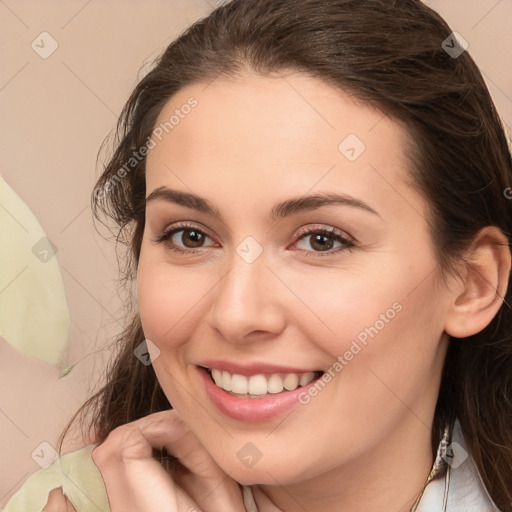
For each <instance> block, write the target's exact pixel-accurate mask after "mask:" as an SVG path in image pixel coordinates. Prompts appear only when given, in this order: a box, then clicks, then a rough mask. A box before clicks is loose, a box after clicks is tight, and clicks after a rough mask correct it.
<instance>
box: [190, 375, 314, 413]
mask: <svg viewBox="0 0 512 512" xmlns="http://www.w3.org/2000/svg"><path fill="white" fill-rule="evenodd" d="M197 369H198V370H199V374H200V376H201V378H202V379H203V382H204V384H205V388H206V392H207V393H208V396H209V397H210V400H211V401H212V402H213V403H214V404H215V405H216V406H217V408H218V409H219V410H220V411H221V412H223V413H224V414H225V415H226V416H229V417H230V418H233V419H235V420H240V421H245V422H248V421H252V422H258V421H266V420H271V419H273V418H276V417H277V416H280V415H281V414H283V413H284V412H286V411H288V410H289V409H291V408H293V407H294V406H296V405H297V404H300V402H299V400H298V399H299V395H300V394H301V393H305V392H306V393H307V390H308V388H309V387H311V386H314V384H315V383H316V381H317V380H318V379H319V378H320V377H318V378H316V379H314V380H312V381H311V382H310V383H309V384H307V385H306V386H301V387H299V388H297V389H294V390H293V391H282V392H281V393H276V394H275V395H264V396H262V397H261V398H244V397H240V396H235V395H232V394H230V393H228V392H226V391H224V390H223V389H222V388H219V386H217V385H216V384H215V383H214V382H213V381H212V379H211V377H210V374H209V373H208V372H207V371H206V370H205V369H204V368H200V367H197Z"/></svg>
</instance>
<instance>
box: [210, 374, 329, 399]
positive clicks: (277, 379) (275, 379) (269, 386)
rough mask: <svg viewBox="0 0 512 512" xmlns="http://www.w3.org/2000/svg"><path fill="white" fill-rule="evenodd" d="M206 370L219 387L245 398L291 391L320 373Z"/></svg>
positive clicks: (307, 382)
mask: <svg viewBox="0 0 512 512" xmlns="http://www.w3.org/2000/svg"><path fill="white" fill-rule="evenodd" d="M208 371H209V373H210V375H211V376H212V378H213V381H214V382H215V384H216V385H217V386H218V387H219V388H222V389H223V390H224V391H228V392H230V393H231V394H234V395H238V396H244V397H246V398H254V397H258V396H263V395H267V394H276V393H281V392H282V391H283V390H286V391H293V390H295V389H297V388H298V387H300V386H305V385H307V384H309V383H310V382H311V381H312V380H313V379H314V378H315V377H316V376H319V374H321V373H322V372H304V373H272V374H264V373H259V374H256V375H252V376H246V375H240V374H239V373H234V374H232V373H230V372H228V371H226V370H219V369H217V368H208ZM317 374H318V375H317Z"/></svg>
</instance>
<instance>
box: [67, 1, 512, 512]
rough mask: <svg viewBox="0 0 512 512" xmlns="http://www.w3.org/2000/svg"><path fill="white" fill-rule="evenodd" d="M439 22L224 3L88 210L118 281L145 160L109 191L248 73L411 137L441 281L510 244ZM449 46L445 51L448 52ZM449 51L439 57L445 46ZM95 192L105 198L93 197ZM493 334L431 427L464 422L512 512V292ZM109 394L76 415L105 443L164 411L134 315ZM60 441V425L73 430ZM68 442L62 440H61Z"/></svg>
mask: <svg viewBox="0 0 512 512" xmlns="http://www.w3.org/2000/svg"><path fill="white" fill-rule="evenodd" d="M451 32H452V31H451V30H450V28H449V26H448V25H447V24H446V22H445V21H444V20H443V19H442V18H441V17H440V16H439V15H438V14H436V13H435V12H434V11H432V10H431V9H430V8H428V7H426V6H425V5H424V4H422V2H421V1H420V0H401V1H391V0H365V1H361V0H330V1H329V2H326V1H325V0H251V1H247V0H233V1H230V2H228V3H226V4H224V5H222V6H220V7H219V8H217V9H216V10H214V11H213V12H212V13H211V14H210V15H208V16H207V17H206V18H204V19H202V20H199V21H198V22H196V23H195V24H194V25H192V26H191V27H190V28H188V30H186V31H185V32H184V33H183V34H182V35H181V36H180V37H179V38H177V39H176V40H175V41H174V42H172V43H171V44H170V45H169V46H168V48H167V49H166V50H165V52H164V53H163V54H162V56H161V57H160V58H159V59H158V60H157V62H156V65H155V66H154V67H153V69H152V70H151V71H150V72H149V73H148V74H147V75H146V76H145V77H144V78H143V79H142V80H141V81H140V83H139V84H138V85H137V86H136V88H135V90H134V91H133V93H132V95H131V96H130V98H129V100H128V102H127V104H126V106H125V107H124V110H123V112H122V115H121V118H120V120H119V124H118V139H117V140H116V147H115V148H114V151H113V154H112V156H111V158H110V160H109V161H108V163H107V165H106V167H105V170H104V172H103V174H102V175H101V177H100V178H99V180H98V183H97V186H96V189H95V193H94V194H93V198H92V204H93V208H94V211H95V215H96V217H97V218H98V219H101V218H102V215H106V216H107V218H110V219H113V220H114V221H115V223H116V226H117V228H118V232H117V239H118V241H121V242H123V243H124V244H126V245H127V246H128V247H129V252H128V258H127V261H126V264H127V266H126V268H125V273H124V279H126V280H127V281H128V282H131V281H133V279H135V278H136V276H135V271H136V265H137V262H138V258H139V251H140V246H141V240H142V234H143V231H144V221H145V217H144V216H145V195H146V189H145V158H142V159H141V160H140V162H138V163H137V165H136V166H135V167H134V168H133V170H131V172H129V173H127V174H126V176H123V178H122V179H117V181H116V182H115V183H113V181H112V180H113V179H114V178H116V176H117V177H118V176H119V174H116V173H118V171H119V169H120V168H122V167H123V166H124V165H125V164H126V162H127V161H128V160H129V159H130V157H131V156H132V153H133V151H135V150H137V149H138V148H140V147H142V146H143V145H144V144H145V142H146V139H147V137H148V136H150V135H151V132H152V130H153V128H154V125H155V121H156V118H157V116H158V114H159V113H160V111H161V109H162V108H163V106H164V105H165V104H166V103H167V102H168V101H169V99H170V98H171V97H172V96H173V95H174V94H175V93H176V92H177V91H179V90H180V89H182V88H184V87H185V86H187V85H189V84H192V83H197V82H207V81H210V80H214V79H215V78H216V77H218V76H221V75H222V76H231V77H236V76H237V74H239V73H241V72H243V70H244V69H252V70H253V71H255V72H256V73H259V74H262V75H264V74H266V73H271V72H282V71H286V70H288V71H298V72H303V73H307V74H308V75H310V76H314V77H317V78H319V79H321V80H323V81H324V82H326V83H328V84H330V85H332V86H334V87H337V88H341V89H343V90H345V91H349V92H350V93H351V94H354V95H355V96H356V97H358V98H359V99H360V100H362V101H363V102H368V103H369V104H371V105H373V106H375V107H377V108H379V109H380V110H381V111H382V112H383V113H385V114H386V115H388V116H390V117H392V118H394V119H396V120H398V121H400V122H402V123H404V124H405V126H406V127H407V129H408V131H409V133H410V138H411V145H412V150H411V154H410V155H409V156H410V157H411V178H412V180H413V182H414V184H415V186H416V188H417V189H418V190H419V191H420V192H421V193H422V194H423V196H424V197H425V198H426V199H427V200H428V202H429V204H430V218H429V222H430V228H431V234H432V240H433V243H434V246H435V249H436V254H437V257H438V259H439V264H440V268H441V269H442V270H443V271H449V270H450V269H451V268H453V265H452V264H453V263H454V262H455V261H457V259H459V258H461V257H462V255H463V252H464V250H465V249H467V248H468V246H469V244H470V242H471V240H472V238H473V237H474V235H475V234H476V233H477V232H478V231H479V230H480V229H481V228H483V227H485V226H490V225H492V226H497V227H499V228H500V229H501V230H502V231H503V233H505V235H506V236H507V237H508V240H509V242H510V237H511V232H512V217H511V215H510V203H509V202H507V200H506V198H505V197H504V190H505V189H507V188H508V187H510V186H511V185H512V162H511V156H510V151H509V149H508V146H507V140H506V137H505V133H504V130H503V127H502V125H501V123H500V120H499V117H498V114H497V112H496V110H495V107H494V105H493V102H492V100H491V97H490V95H489V92H488V90H487V88H486V85H485V83H484V81H483V79H482V76H481V74H480V72H479V71H478V68H477V66H476V65H475V63H474V61H473V60H472V58H471V57H470V55H469V54H468V52H467V51H465V52H463V53H462V54H461V55H460V56H457V57H455V56H453V55H450V54H449V53H448V52H447V51H445V49H444V48H443V46H442V44H443V41H445V40H446V38H448V37H449V36H450V34H451ZM455 44H456V43H454V42H453V40H451V42H450V46H451V47H455V48H456V49H457V48H458V46H455ZM445 48H446V46H445ZM98 191H100V192H101V193H98ZM510 284H511V283H510V276H509V286H508V290H507V295H506V297H505V298H504V299H505V300H504V302H503V304H502V306H501V308H500V310H499V313H498V314H497V315H496V316H495V318H494V319H493V320H492V322H491V323H490V324H489V326H488V327H487V328H485V329H484V330H483V331H482V332H480V333H478V334H476V335H474V336H471V337H469V338H466V339H463V340H461V339H451V340H450V346H449V350H448V353H447V357H446V362H445V367H444V371H443V377H442V383H441V389H440V393H439V398H438V403H437V407H436V411H435V415H434V422H433V427H432V448H433V450H434V449H436V448H437V444H438V442H439V440H440V436H441V431H442V428H443V425H444V424H445V423H446V422H453V421H454V420H455V418H458V419H459V420H460V423H461V426H462V431H463V434H464V436H465V440H466V442H467V445H468V447H469V449H470V451H471V454H472V456H473V458H474V460H475V462H476V465H477V467H478V470H479V472H480V474H481V476H482V478H483V481H484V483H485V485H486V487H487V489H488V491H489V493H490V495H491V497H492V498H493V500H494V501H495V503H496V504H497V505H498V506H499V507H500V508H501V509H502V510H504V511H510V510H512V490H511V488H510V482H512V428H511V425H512V339H511V334H512V312H511V310H510V307H509V306H508V305H507V302H508V303H509V304H510V303H512V299H511V294H512V286H511V285H510ZM130 315H131V317H132V318H131V320H130V322H129V325H128V327H127V329H126V330H125V331H124V332H123V333H122V334H121V335H120V336H119V338H118V341H117V343H118V346H119V351H118V353H117V354H116V357H115V359H114V360H113V362H112V363H111V366H110V368H109V369H108V372H107V382H106V384H105V386H104V387H103V388H102V389H101V390H100V391H99V392H98V393H97V394H96V395H94V396H93V397H92V398H90V399H89V400H88V401H87V402H86V403H85V404H84V405H83V406H82V408H81V409H80V410H79V411H78V413H77V415H75V417H74V418H73V419H72V420H71V422H70V424H72V423H73V421H74V420H75V419H76V418H77V416H78V415H79V414H81V415H83V414H84V413H85V412H89V413H91V414H92V415H93V418H92V420H91V421H90V422H89V423H88V425H89V427H90V428H91V430H92V431H93V432H94V436H95V439H96V440H97V441H98V442H102V441H103V440H105V439H106V437H107V435H108V434H109V432H111V431H112V430H113V429H115V428H116V427H117V426H119V425H122V424H124V423H128V422H130V421H133V420H135V419H137V418H140V417H142V416H146V415H148V414H150V413H152V412H157V411H160V410H165V409H168V408H169V407H170V405H169V403H168V401H167V399H166V397H165V395H164V393H163V391H162V389H161V388H160V386H159V383H158V381H157V379H156V376H155V373H154V371H153V368H152V367H151V366H145V365H143V364H141V362H140V361H139V360H138V359H137V358H136V357H134V349H135V348H136V347H137V346H138V345H139V344H140V343H141V341H142V340H144V333H143V331H142V328H141V324H140V320H139V318H138V316H137V315H136V314H135V313H133V312H131V313H130ZM68 427H69V425H68ZM65 432H67V429H66V431H65Z"/></svg>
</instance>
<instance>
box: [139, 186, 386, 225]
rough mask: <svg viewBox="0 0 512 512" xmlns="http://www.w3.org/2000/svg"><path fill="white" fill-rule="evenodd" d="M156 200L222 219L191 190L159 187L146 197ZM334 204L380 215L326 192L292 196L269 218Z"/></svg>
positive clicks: (349, 198)
mask: <svg viewBox="0 0 512 512" xmlns="http://www.w3.org/2000/svg"><path fill="white" fill-rule="evenodd" d="M156 200H163V201H167V202H169V203H174V204H178V205H181V206H185V207H186V208H190V209H193V210H198V211H200V212H202V213H207V214H210V215H213V216H215V217H218V218H219V219H221V220H222V215H221V214H220V212H219V211H218V210H217V209H216V208H215V207H214V206H213V205H212V204H211V203H210V202H209V201H207V200H206V199H203V198H202V197H200V196H197V195H195V194H192V193H189V192H180V191H178V190H173V189H170V188H168V187H158V188H156V189H155V190H153V191H152V192H151V194H149V196H148V197H147V198H146V205H147V204H149V203H151V202H153V201H156ZM332 204H335V205H342V206H351V207H354V208H359V209H361V210H364V211H367V212H370V213H372V214H374V215H377V216H378V217H380V215H379V214H378V212H377V211H376V210H374V209H373V208H372V207H371V206H369V205H367V204H366V203H364V202H363V201H361V200H359V199H356V198H355V197H352V196H349V195H346V194H336V193H328V192H325V193H319V194H315V195H310V196H303V197H296V198H291V199H287V200H286V201H283V202H281V203H277V204H275V205H274V206H273V207H272V209H271V210H270V213H269V219H270V220H271V221H275V220H277V219H282V218H285V217H289V216H291V215H294V214H297V213H300V212H304V211H310V210H315V209H317V208H320V207H322V206H327V205H332Z"/></svg>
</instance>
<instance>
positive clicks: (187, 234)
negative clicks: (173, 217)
mask: <svg viewBox="0 0 512 512" xmlns="http://www.w3.org/2000/svg"><path fill="white" fill-rule="evenodd" d="M179 232H182V233H183V234H182V235H181V237H178V239H180V241H181V242H182V243H183V245H184V246H185V247H187V248H188V249H195V248H197V247H202V245H203V243H204V239H205V235H204V233H201V231H198V230H197V229H180V230H179V231H177V232H176V234H177V233H179ZM175 236H176V235H175ZM173 238H174V237H173Z"/></svg>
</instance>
